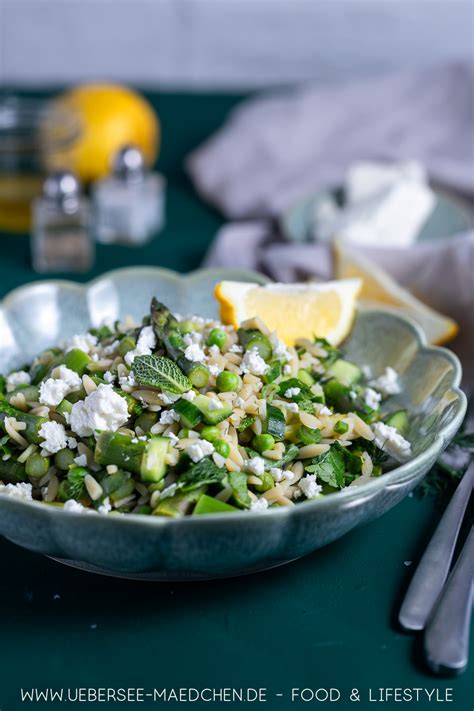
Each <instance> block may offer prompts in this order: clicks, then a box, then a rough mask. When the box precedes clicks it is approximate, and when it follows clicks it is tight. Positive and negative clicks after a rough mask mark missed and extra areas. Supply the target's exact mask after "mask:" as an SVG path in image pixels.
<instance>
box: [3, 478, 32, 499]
mask: <svg viewBox="0 0 474 711" xmlns="http://www.w3.org/2000/svg"><path fill="white" fill-rule="evenodd" d="M31 492H32V486H31V484H25V482H23V481H20V482H19V483H18V484H0V494H6V496H13V497H15V498H17V499H31V498H32V495H31Z"/></svg>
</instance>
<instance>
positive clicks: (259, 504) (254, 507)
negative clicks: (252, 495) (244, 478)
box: [250, 497, 268, 513]
mask: <svg viewBox="0 0 474 711" xmlns="http://www.w3.org/2000/svg"><path fill="white" fill-rule="evenodd" d="M267 509H268V501H267V500H266V499H264V498H263V497H262V498H261V499H255V501H252V503H251V504H250V511H253V512H254V513H263V512H264V511H266V510H267Z"/></svg>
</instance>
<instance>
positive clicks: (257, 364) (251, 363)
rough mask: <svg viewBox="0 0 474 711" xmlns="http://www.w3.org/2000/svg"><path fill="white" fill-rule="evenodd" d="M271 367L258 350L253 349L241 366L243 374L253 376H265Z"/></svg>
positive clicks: (245, 356)
mask: <svg viewBox="0 0 474 711" xmlns="http://www.w3.org/2000/svg"><path fill="white" fill-rule="evenodd" d="M269 367H270V366H268V365H267V364H266V363H265V361H264V360H263V358H262V357H261V356H260V355H259V353H258V350H257V349H256V348H251V349H250V350H248V351H247V352H246V354H245V355H244V358H243V360H242V364H241V368H242V372H243V373H251V374H252V375H264V374H265V373H266V372H267V370H268V368H269Z"/></svg>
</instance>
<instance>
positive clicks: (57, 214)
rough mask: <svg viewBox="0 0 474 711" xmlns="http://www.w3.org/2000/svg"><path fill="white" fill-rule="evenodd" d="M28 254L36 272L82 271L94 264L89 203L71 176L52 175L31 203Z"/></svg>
mask: <svg viewBox="0 0 474 711" xmlns="http://www.w3.org/2000/svg"><path fill="white" fill-rule="evenodd" d="M31 239H32V242H31V252H32V259H33V268H34V269H35V270H36V271H37V272H85V271H87V270H89V269H90V268H91V266H92V264H93V261H94V244H93V241H92V234H91V220H90V208H89V201H88V200H87V198H85V197H84V196H83V195H82V193H81V188H80V185H79V181H78V180H77V178H76V176H75V175H74V174H73V173H69V172H67V171H57V172H54V173H51V175H49V176H48V177H47V178H46V180H45V181H44V184H43V195H42V197H40V198H38V199H37V200H35V202H34V204H33V231H32V238H31Z"/></svg>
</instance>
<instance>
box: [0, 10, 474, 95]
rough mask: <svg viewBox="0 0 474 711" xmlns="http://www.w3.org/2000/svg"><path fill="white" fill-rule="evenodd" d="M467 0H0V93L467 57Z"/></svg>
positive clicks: (267, 80)
mask: <svg viewBox="0 0 474 711" xmlns="http://www.w3.org/2000/svg"><path fill="white" fill-rule="evenodd" d="M473 12H474V5H473V2H472V0H0V84H3V85H5V84H15V85H29V86H31V85H48V84H59V83H64V82H72V81H80V80H85V79H98V78H100V79H103V78H106V79H117V80H122V81H126V82H131V83H137V84H140V85H142V86H153V87H154V86H158V87H163V88H170V89H173V88H176V89H196V90H198V89H228V88H252V87H259V86H265V85H275V84H281V83H286V82H291V81H295V80H297V81H299V80H308V79H318V80H334V79H338V78H342V77H344V78H347V77H351V76H354V75H356V74H364V73H367V72H372V73H373V72H381V71H384V70H387V69H392V68H400V67H417V66H424V65H427V64H433V63H436V62H442V61H445V60H448V59H462V58H466V57H469V56H471V58H472V55H473V41H474V27H473V24H474V17H473Z"/></svg>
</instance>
